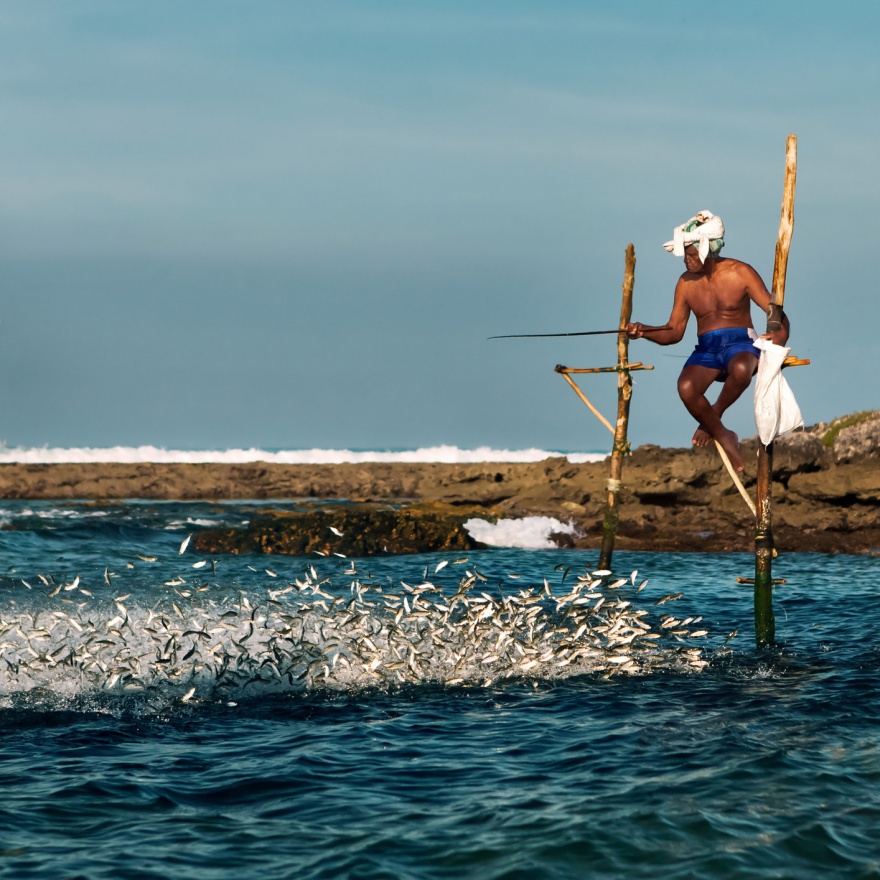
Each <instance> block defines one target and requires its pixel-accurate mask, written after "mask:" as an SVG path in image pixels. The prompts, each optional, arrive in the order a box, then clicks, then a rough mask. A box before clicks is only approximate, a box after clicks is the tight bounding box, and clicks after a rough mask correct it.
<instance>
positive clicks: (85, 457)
mask: <svg viewBox="0 0 880 880" xmlns="http://www.w3.org/2000/svg"><path fill="white" fill-rule="evenodd" d="M560 456H564V457H566V458H567V459H568V460H569V461H570V462H571V463H572V464H582V463H584V462H588V461H602V460H603V459H604V458H606V457H607V454H606V453H599V452H569V453H564V452H549V451H547V450H544V449H492V448H490V447H488V446H480V447H478V448H476V449H460V448H459V447H457V446H445V445H441V446H426V447H423V448H420V449H404V450H374V451H356V450H351V449H282V450H267V449H256V448H251V449H217V450H211V449H207V450H183V449H163V448H161V447H158V446H113V447H107V448H96V447H76V448H70V449H66V448H60V447H46V446H43V447H12V448H7V447H5V446H3V447H0V464H112V463H122V464H139V463H142V462H151V463H155V464H247V463H249V462H257V461H260V462H266V463H268V464H361V463H368V462H385V463H393V462H401V463H409V464H418V463H432V462H435V463H440V464H479V463H482V462H499V463H529V462H536V461H544V460H545V459H547V458H558V457H560Z"/></svg>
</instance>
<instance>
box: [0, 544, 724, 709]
mask: <svg viewBox="0 0 880 880" xmlns="http://www.w3.org/2000/svg"><path fill="white" fill-rule="evenodd" d="M188 541H189V539H188V538H187V540H186V541H185V542H184V545H182V547H181V553H182V552H183V550H185V549H186V546H185V545H186V544H187V543H188ZM140 558H141V559H144V560H145V561H154V560H155V557H140ZM322 564H323V563H322ZM447 564H450V563H449V561H448V560H447V561H443V562H440V563H438V564H437V565H436V566H435V567H434V569H433V574H430V575H429V571H428V568H425V570H424V573H423V576H422V578H421V579H414V580H417V582H414V583H412V584H410V583H406V582H403V581H400V582H398V583H397V584H394V583H390V578H388V577H385V578H384V579H382V578H379V577H375V576H373V575H371V574H370V573H369V572H367V573H365V574H359V575H358V576H357V577H355V578H354V579H353V580H351V581H350V582H348V583H346V584H345V585H344V586H339V587H334V586H333V584H332V583H331V578H330V577H329V576H321V575H320V574H319V573H318V571H317V570H316V568H315V566H314V565H311V564H309V565H307V566H306V567H305V570H304V571H303V574H302V576H301V577H294V578H293V580H291V581H289V582H287V583H286V584H284V583H283V581H282V582H279V581H278V580H276V582H275V583H273V584H272V585H271V586H266V587H265V589H263V590H261V591H260V592H259V595H258V594H257V591H253V590H252V591H250V592H248V591H245V590H241V589H237V590H232V591H231V590H229V589H224V588H223V587H222V586H221V585H220V584H219V583H213V584H209V583H198V584H195V583H191V582H189V581H188V580H187V578H185V577H183V576H182V575H178V576H175V577H173V578H172V579H171V580H168V581H165V582H164V585H165V586H166V587H167V588H168V590H167V591H166V595H165V597H164V598H160V599H159V600H158V601H156V602H155V603H154V604H153V605H152V606H151V607H142V605H140V604H138V603H137V602H136V601H132V599H133V596H132V594H131V593H127V594H123V595H118V596H105V595H100V596H98V595H94V594H93V593H92V592H91V591H90V590H88V589H86V588H85V587H84V586H83V584H82V583H81V581H80V579H79V577H77V578H76V579H75V580H73V581H71V582H70V583H68V584H63V583H59V584H56V583H55V581H54V579H53V578H51V577H50V576H46V575H40V584H39V585H36V584H35V585H31V584H30V583H28V582H27V581H22V584H24V586H26V587H27V589H28V591H29V600H28V602H27V606H28V607H27V608H26V610H25V609H24V608H22V607H20V605H18V604H17V603H16V601H15V599H7V600H5V601H4V602H2V603H0V697H8V696H9V695H11V694H21V693H23V692H30V691H33V690H34V689H40V688H51V689H52V691H53V692H55V693H58V692H66V693H68V694H70V695H75V694H80V695H82V694H84V693H108V692H109V693H124V694H138V693H140V694H144V695H146V696H150V695H151V694H156V695H162V696H164V697H166V698H167V697H168V696H169V695H171V696H173V698H175V699H179V700H181V701H182V702H193V701H198V700H203V701H204V700H233V699H237V698H240V697H243V696H248V695H250V694H254V693H265V692H287V691H293V692H298V691H306V690H310V689H316V688H325V689H356V688H365V687H379V688H386V689H387V688H394V687H399V686H403V685H410V684H417V683H421V682H432V683H436V684H443V685H448V686H469V685H482V686H486V685H489V684H491V683H492V682H494V681H498V680H501V679H507V678H515V677H519V678H526V679H527V678H533V679H538V678H553V677H561V676H570V675H578V674H601V675H604V676H616V675H626V674H630V675H632V674H647V673H650V672H651V671H652V670H654V669H659V668H663V669H670V668H678V669H681V670H684V671H692V670H700V669H702V668H703V667H704V666H706V665H707V661H706V660H705V659H704V658H703V649H702V648H701V647H698V646H695V644H694V640H698V639H702V638H704V637H705V636H707V635H708V632H707V630H705V629H701V628H700V627H699V624H700V618H699V617H678V616H676V615H675V614H672V613H669V612H665V613H661V612H660V611H659V610H658V609H659V608H660V606H663V605H666V603H670V602H675V601H677V600H678V599H680V598H681V597H682V594H681V593H673V594H669V595H665V596H662V597H661V598H659V599H657V600H655V602H654V603H653V606H654V607H653V608H650V607H646V608H637V607H635V606H634V604H633V600H635V599H636V598H638V599H641V598H642V597H641V596H639V593H640V592H641V591H642V590H643V589H644V587H645V586H646V584H647V580H645V581H642V582H641V583H640V584H639V586H638V587H637V586H636V579H637V578H636V575H637V572H633V573H632V575H631V576H629V577H617V578H614V579H613V580H612V579H611V577H612V573H611V572H610V571H607V570H598V571H593V572H590V571H586V572H585V573H584V574H582V575H580V576H578V575H575V576H573V577H571V578H570V579H569V580H568V584H566V580H567V578H568V576H569V574H570V569H566V570H565V572H564V574H563V575H562V583H561V584H559V583H555V584H554V585H553V586H552V587H551V584H550V582H549V580H548V579H547V578H544V579H543V582H542V583H539V584H538V583H536V584H532V585H530V586H523V585H522V583H521V580H522V579H521V576H520V575H518V574H507V575H506V576H505V578H504V579H503V580H502V581H500V582H499V583H498V584H497V586H495V587H492V586H491V585H490V583H489V580H490V579H489V578H488V577H487V576H486V575H485V574H483V573H482V572H480V571H479V570H478V569H477V568H476V567H475V566H473V565H471V566H469V567H465V566H467V565H468V561H467V560H466V559H458V560H454V561H453V562H452V563H451V564H452V565H454V566H456V565H457V566H461V567H462V570H463V574H462V575H461V577H460V578H459V580H458V583H457V586H450V585H449V583H447V584H446V585H445V587H444V586H443V585H438V584H435V583H433V582H432V581H431V580H430V579H429V576H436V575H437V573H438V572H440V571H441V570H442V569H443V568H444V567H445V566H446V565H447ZM349 565H350V567H349V568H347V569H346V570H345V576H346V577H347V576H349V575H350V574H356V569H355V565H354V563H349ZM196 567H201V565H200V564H199V563H197V564H196V565H195V566H190V567H189V571H190V572H191V571H192V569H193V568H196ZM211 567H212V571H213V570H216V567H215V564H214V563H213V562H212V566H211ZM248 567H249V568H250V569H252V570H255V569H253V567H252V566H248ZM560 567H561V566H557V570H558V569H559V568H560ZM451 570H452V569H450V571H451ZM265 572H266V575H267V576H268V577H270V578H273V579H278V578H279V576H278V574H277V573H276V572H274V571H271V570H269V569H265ZM189 576H190V577H191V574H190V575H189ZM103 581H104V582H105V583H106V584H107V586H108V587H109V586H110V585H111V584H112V582H113V574H112V573H111V572H110V571H109V570H108V569H105V571H104V578H103ZM117 591H118V590H117ZM105 592H106V591H105ZM627 596H629V598H627ZM34 598H37V599H38V600H39V601H38V602H37V603H36V604H35V602H34Z"/></svg>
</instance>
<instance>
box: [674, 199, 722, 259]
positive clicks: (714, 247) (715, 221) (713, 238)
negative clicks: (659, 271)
mask: <svg viewBox="0 0 880 880" xmlns="http://www.w3.org/2000/svg"><path fill="white" fill-rule="evenodd" d="M672 234H673V239H672V241H667V242H666V244H664V245H663V247H665V248H666V250H668V251H669V252H670V253H673V254H675V256H676V257H683V256H684V249H685V248H686V247H687V246H688V245H689V244H695V245H696V246H697V250H698V251H699V252H700V260H701V261H702V262H704V263H705V262H706V257H708V256H709V254H710V252H711V254H712V256H715V255H716V254H717V253H718V252H719V251H720V250H721V248H723V247H724V224H723V223H722V222H721V218H720V217H716V216H715V215H714V214H713V213H712V212H711V211H700V212H699V214H697V215H696V216H695V217H691V219H690V220H688V221H687V223H682V224H681V226H676V227H675V230H674V231H673V233H672Z"/></svg>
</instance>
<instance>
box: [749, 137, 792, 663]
mask: <svg viewBox="0 0 880 880" xmlns="http://www.w3.org/2000/svg"><path fill="white" fill-rule="evenodd" d="M796 177H797V137H795V135H793V134H790V135H789V136H788V140H787V142H786V145H785V185H784V188H783V193H782V216H781V218H780V220H779V235H778V237H777V239H776V257H775V259H774V261H773V283H772V286H771V291H770V292H771V300H770V301H771V306H770V310H769V313H768V316H767V332H768V333H770V332H771V331H773V330H776V329H778V328H779V327H780V326H781V325H782V305H783V303H784V301H785V273H786V270H787V269H788V251H789V248H790V247H791V234H792V231H793V230H794V191H795V180H796ZM772 486H773V442H772V441H771V442H770V443H768V444H767V446H766V447H764V446H760V445H759V446H758V480H757V486H756V494H757V508H758V513H757V520H756V530H755V642H756V644H757V646H758V647H759V648H762V647H765V646H767V645H771V644H773V640H774V637H775V635H776V620H775V618H774V616H773V572H772V564H773V523H772Z"/></svg>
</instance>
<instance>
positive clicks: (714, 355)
mask: <svg viewBox="0 0 880 880" xmlns="http://www.w3.org/2000/svg"><path fill="white" fill-rule="evenodd" d="M754 332H755V331H754V330H751V329H749V328H746V327H731V328H727V327H725V328H724V329H722V330H710V331H709V332H708V333H703V334H702V335H701V336H698V337H697V345H696V348H694V352H693V354H692V355H691V356H690V357H689V358H688V359H687V361H686V362H685V366H686V367H690V366H696V367H708V368H709V369H710V370H720V371H721V372H722V373H726V372H727V365H728V364H729V363H730V359H731V358H732V357H734V356H735V355H738V354H739V353H740V352H743V351H747V352H748V353H749V354H752V355H754V356H755V357H758V356H759V355H760V354H761V350H760V349H758V348H755V346H754V345H753V344H752V343H753V342H754V339H752V337H751V336H750V335H749V334H750V333H754ZM723 378H724V377H723V376H719V377H718V379H719V380H721V379H723Z"/></svg>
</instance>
